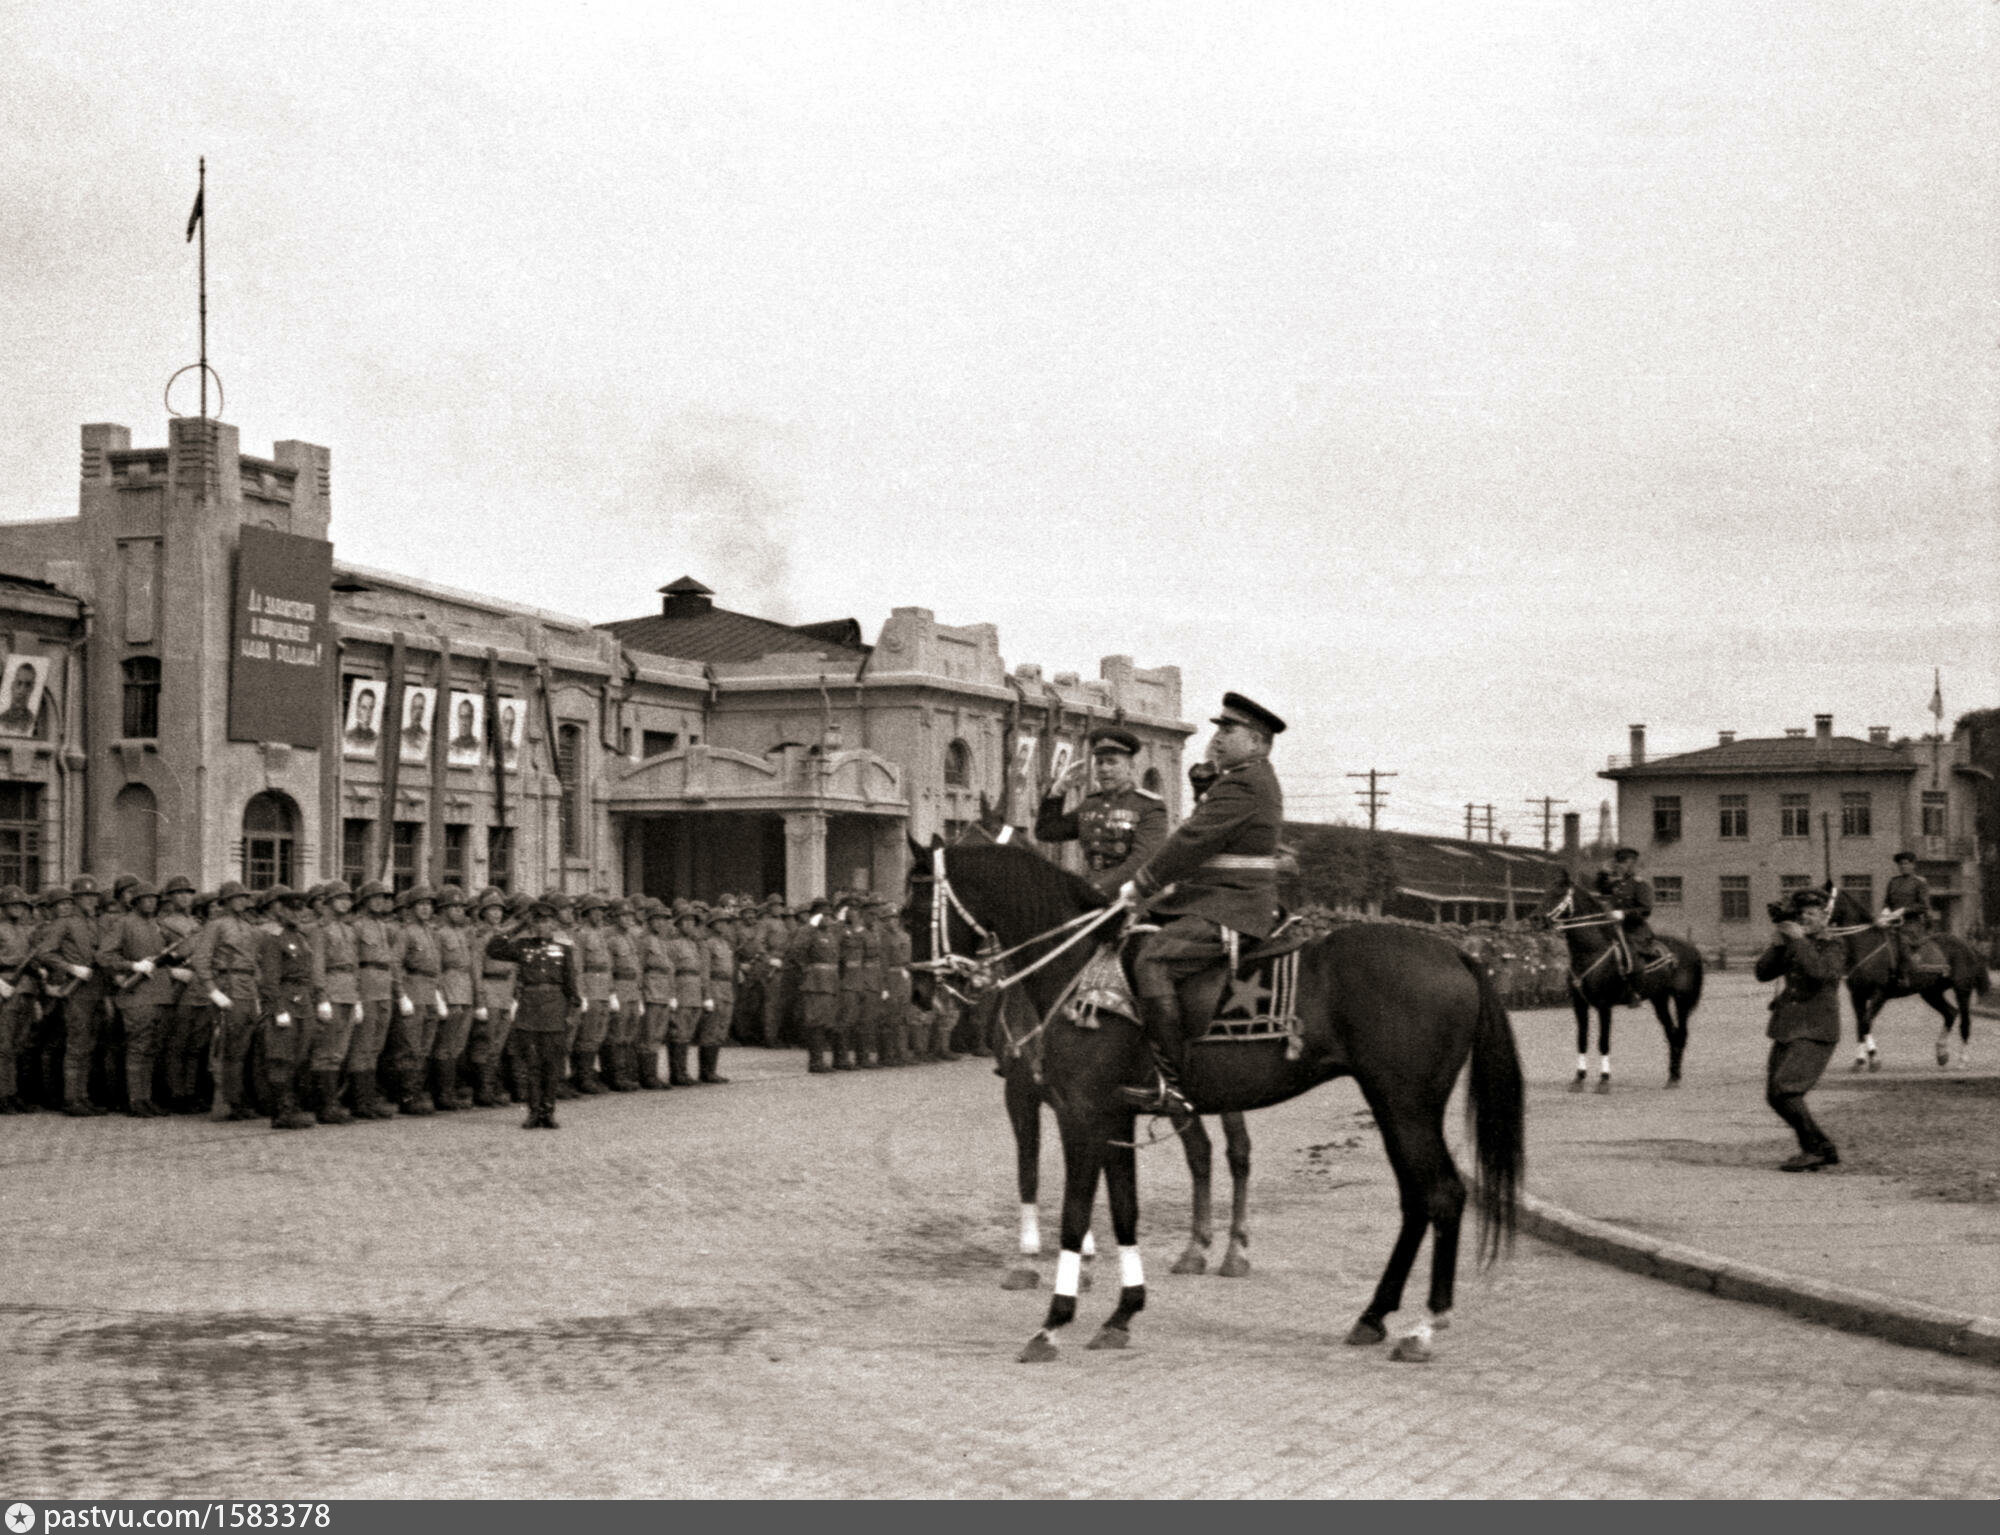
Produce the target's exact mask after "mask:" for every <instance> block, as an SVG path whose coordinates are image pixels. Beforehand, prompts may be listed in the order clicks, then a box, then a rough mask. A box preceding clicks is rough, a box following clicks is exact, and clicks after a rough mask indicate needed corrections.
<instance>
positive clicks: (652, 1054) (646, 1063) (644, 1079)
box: [633, 1044, 667, 1092]
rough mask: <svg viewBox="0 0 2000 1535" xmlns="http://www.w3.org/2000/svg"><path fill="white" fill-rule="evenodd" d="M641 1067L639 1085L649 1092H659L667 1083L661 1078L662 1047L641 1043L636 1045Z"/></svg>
mask: <svg viewBox="0 0 2000 1535" xmlns="http://www.w3.org/2000/svg"><path fill="white" fill-rule="evenodd" d="M633 1053H634V1054H635V1055H636V1056H637V1062H636V1064H637V1065H638V1068H639V1085H640V1086H641V1087H643V1088H645V1089H646V1090H647V1091H649V1092H658V1091H660V1090H661V1089H662V1088H664V1087H665V1086H666V1085H667V1084H666V1083H665V1082H663V1081H662V1080H661V1079H660V1047H659V1046H658V1045H648V1044H640V1045H637V1046H635V1047H634V1051H633Z"/></svg>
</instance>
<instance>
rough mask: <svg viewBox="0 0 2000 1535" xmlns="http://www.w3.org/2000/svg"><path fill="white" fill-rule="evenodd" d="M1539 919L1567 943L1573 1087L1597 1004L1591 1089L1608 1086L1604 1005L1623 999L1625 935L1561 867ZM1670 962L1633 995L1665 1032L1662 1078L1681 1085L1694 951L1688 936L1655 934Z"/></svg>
mask: <svg viewBox="0 0 2000 1535" xmlns="http://www.w3.org/2000/svg"><path fill="white" fill-rule="evenodd" d="M1538 917H1539V920H1541V921H1543V922H1546V923H1547V924H1548V925H1549V926H1551V927H1553V928H1556V929H1558V930H1559V931H1560V932H1561V933H1562V935H1563V941H1564V942H1565V943H1567V944H1568V945H1569V1005H1570V1008H1571V1010H1572V1011H1574V1012H1575V1014H1576V1076H1575V1078H1574V1079H1573V1080H1572V1081H1571V1082H1570V1085H1569V1090H1570V1091H1571V1092H1573V1093H1580V1092H1582V1091H1583V1084H1584V1079H1585V1078H1586V1077H1588V1076H1589V1074H1590V1012H1591V1009H1592V1008H1595V1009H1596V1010H1597V1090H1598V1091H1599V1092H1600V1093H1608V1092H1610V1091H1611V1010H1612V1009H1613V1008H1614V1007H1617V1006H1618V1005H1619V1004H1621V1003H1623V1002H1625V1000H1626V990H1625V972H1624V970H1623V969H1622V968H1621V959H1622V958H1629V956H1626V955H1625V954H1624V947H1625V946H1624V943H1623V941H1622V940H1621V939H1620V938H1619V937H1618V935H1617V922H1616V919H1614V918H1613V917H1612V915H1611V911H1610V908H1608V907H1607V906H1606V905H1605V904H1604V902H1603V901H1602V900H1601V899H1600V898H1599V897H1598V896H1596V895H1594V894H1592V893H1591V891H1590V890H1588V889H1587V888H1585V887H1584V886H1582V885H1579V884H1577V883H1576V881H1575V880H1573V879H1571V878H1570V875H1569V871H1568V870H1567V869H1565V870H1563V871H1562V873H1561V874H1559V875H1558V876H1557V877H1556V882H1555V884H1554V885H1552V886H1551V887H1550V888H1549V893H1548V895H1547V897H1546V898H1545V899H1544V900H1543V902H1542V909H1541V911H1540V913H1539V914H1538ZM1654 936H1655V937H1656V938H1658V939H1659V942H1660V945H1661V947H1663V948H1664V949H1665V950H1666V951H1667V952H1668V953H1669V954H1671V955H1672V956H1673V963H1672V964H1671V965H1665V966H1662V967H1661V968H1659V969H1657V970H1651V971H1647V972H1646V973H1644V974H1642V975H1641V976H1640V977H1639V999H1640V1001H1643V1002H1650V1003H1652V1004H1653V1012H1654V1013H1655V1014H1656V1015H1658V1017H1659V1020H1660V1028H1661V1029H1662V1030H1663V1031H1664V1032H1665V1033H1666V1036H1667V1086H1669V1087H1679V1086H1680V1085H1681V1057H1682V1056H1684V1055H1685V1054H1686V1053H1687V1042H1688V1019H1689V1018H1691V1017H1692V1016H1693V1015H1694V1010H1695V1008H1696V1007H1697V1006H1698V1005H1699V1004H1700V1002H1701V955H1700V954H1699V953H1697V952H1696V950H1695V946H1694V945H1693V944H1691V943H1684V942H1682V941H1681V940H1680V939H1678V938H1670V937H1668V936H1667V935H1666V934H1664V933H1658V934H1655V935H1654Z"/></svg>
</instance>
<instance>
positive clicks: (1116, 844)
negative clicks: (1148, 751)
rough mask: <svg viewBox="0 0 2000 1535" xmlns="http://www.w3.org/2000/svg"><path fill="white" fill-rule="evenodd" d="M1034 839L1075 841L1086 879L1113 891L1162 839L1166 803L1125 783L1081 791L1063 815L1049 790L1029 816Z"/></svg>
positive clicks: (1057, 797)
mask: <svg viewBox="0 0 2000 1535" xmlns="http://www.w3.org/2000/svg"><path fill="white" fill-rule="evenodd" d="M1035 840H1036V841H1037V842H1076V843H1079V844H1080V845H1081V846H1082V848H1083V861H1084V864H1085V866H1086V867H1087V868H1088V869H1089V871H1090V872H1089V875H1088V876H1087V877H1088V878H1089V880H1090V882H1091V883H1092V884H1093V885H1095V886H1096V887H1097V888H1098V889H1099V890H1101V891H1103V892H1104V893H1105V894H1106V895H1114V894H1116V893H1117V891H1118V887H1119V886H1121V885H1123V884H1124V883H1125V882H1126V881H1127V880H1128V879H1130V878H1131V877H1132V876H1133V875H1134V874H1136V873H1138V871H1139V870H1140V868H1141V867H1143V866H1144V864H1145V862H1146V860H1147V859H1149V858H1151V857H1152V856H1153V854H1154V853H1155V852H1156V851H1157V850H1158V849H1159V846H1160V844H1161V843H1163V842H1165V841H1166V840H1167V806H1166V802H1165V801H1164V800H1162V799H1161V798H1160V796H1159V795H1157V794H1149V793H1147V792H1146V791H1145V790H1144V789H1140V788H1136V787H1134V786H1132V785H1129V784H1128V785H1127V786H1126V787H1124V788H1122V789H1099V790H1097V791H1095V792H1094V793H1091V794H1087V795H1085V796H1084V798H1083V801H1082V803H1081V804H1079V805H1078V806H1077V807H1076V809H1075V810H1072V811H1069V812H1067V813H1065V812H1064V810H1063V797H1062V796H1061V795H1060V794H1051V795H1048V796H1046V797H1045V798H1044V799H1043V800H1042V807H1041V811H1040V813H1039V814H1037V815H1036V817H1035Z"/></svg>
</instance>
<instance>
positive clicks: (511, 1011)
mask: <svg viewBox="0 0 2000 1535" xmlns="http://www.w3.org/2000/svg"><path fill="white" fill-rule="evenodd" d="M520 1012H521V1004H520V1003H518V1002H509V1003H508V1004H507V1016H508V1018H509V1019H513V1018H516V1017H518V1016H519V1015H520Z"/></svg>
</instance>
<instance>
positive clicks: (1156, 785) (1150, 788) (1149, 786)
mask: <svg viewBox="0 0 2000 1535" xmlns="http://www.w3.org/2000/svg"><path fill="white" fill-rule="evenodd" d="M1139 787H1140V788H1142V789H1144V790H1145V791H1146V792H1147V793H1148V794H1158V793H1159V792H1160V788H1161V784H1160V770H1159V769H1158V768H1147V769H1146V773H1145V776H1144V777H1143V778H1141V779H1140V780H1139Z"/></svg>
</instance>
